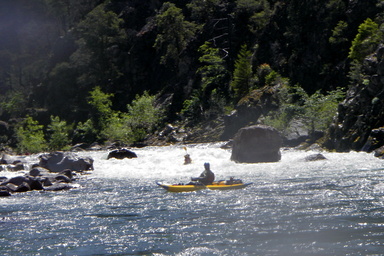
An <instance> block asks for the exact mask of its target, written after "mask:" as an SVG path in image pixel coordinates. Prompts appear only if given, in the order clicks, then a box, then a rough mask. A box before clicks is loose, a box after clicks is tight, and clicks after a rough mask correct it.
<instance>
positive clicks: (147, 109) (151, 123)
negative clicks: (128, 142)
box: [126, 92, 161, 141]
mask: <svg viewBox="0 0 384 256" xmlns="http://www.w3.org/2000/svg"><path fill="white" fill-rule="evenodd" d="M154 102H155V96H151V95H149V94H148V92H144V94H143V95H141V96H139V95H136V99H135V100H133V101H132V103H131V104H130V105H128V106H127V107H128V117H127V118H126V119H127V122H128V126H129V127H130V128H131V130H132V138H133V141H141V140H143V139H144V138H145V137H146V136H147V135H148V133H149V132H151V131H153V129H154V128H155V127H156V125H157V124H158V123H159V121H160V120H161V111H160V110H159V109H157V108H156V107H155V106H154Z"/></svg>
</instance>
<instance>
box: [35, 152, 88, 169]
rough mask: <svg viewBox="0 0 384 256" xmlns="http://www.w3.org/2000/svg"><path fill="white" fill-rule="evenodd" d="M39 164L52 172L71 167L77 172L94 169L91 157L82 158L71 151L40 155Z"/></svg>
mask: <svg viewBox="0 0 384 256" xmlns="http://www.w3.org/2000/svg"><path fill="white" fill-rule="evenodd" d="M39 158H40V162H39V166H41V167H43V168H46V169H48V170H50V171H51V172H61V171H63V170H65V169H70V170H72V171H76V172H82V171H87V170H93V159H92V158H90V157H83V158H80V157H78V156H76V155H75V154H73V153H70V152H66V153H64V152H54V153H49V154H44V155H41V156H39Z"/></svg>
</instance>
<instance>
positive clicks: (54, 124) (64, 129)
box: [47, 116, 71, 150]
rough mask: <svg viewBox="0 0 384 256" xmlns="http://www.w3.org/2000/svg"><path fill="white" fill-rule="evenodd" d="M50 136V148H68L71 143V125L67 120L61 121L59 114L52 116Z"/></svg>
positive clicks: (49, 127) (49, 126) (49, 128)
mask: <svg viewBox="0 0 384 256" xmlns="http://www.w3.org/2000/svg"><path fill="white" fill-rule="evenodd" d="M47 130H48V132H50V137H49V141H48V146H49V149H50V150H68V149H69V145H70V143H71V141H70V139H69V131H70V127H69V126H68V125H67V122H65V121H61V120H60V118H59V117H58V116H56V117H55V116H51V124H50V125H48V129H47Z"/></svg>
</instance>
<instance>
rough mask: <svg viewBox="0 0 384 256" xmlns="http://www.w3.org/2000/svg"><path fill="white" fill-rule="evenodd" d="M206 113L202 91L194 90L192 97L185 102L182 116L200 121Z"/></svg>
mask: <svg viewBox="0 0 384 256" xmlns="http://www.w3.org/2000/svg"><path fill="white" fill-rule="evenodd" d="M203 112H204V108H203V101H202V95H201V91H200V90H194V91H193V93H192V95H191V97H190V98H189V99H187V100H185V101H184V102H183V109H182V110H181V114H182V115H183V116H184V117H186V118H187V119H190V120H193V121H196V120H199V119H200V118H201V117H202V115H203Z"/></svg>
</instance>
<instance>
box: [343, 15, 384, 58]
mask: <svg viewBox="0 0 384 256" xmlns="http://www.w3.org/2000/svg"><path fill="white" fill-rule="evenodd" d="M382 36H383V32H381V30H380V29H379V25H378V24H377V23H375V22H374V21H372V20H371V19H370V18H368V19H366V20H365V21H364V22H363V23H362V24H360V26H359V29H358V34H357V35H356V37H355V39H354V40H353V42H352V46H351V48H350V51H349V55H348V57H349V58H351V59H353V60H357V61H362V60H363V59H364V58H365V57H366V56H367V55H369V54H371V53H372V52H373V51H374V50H376V48H377V46H378V44H379V43H380V40H381V38H382Z"/></svg>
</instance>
